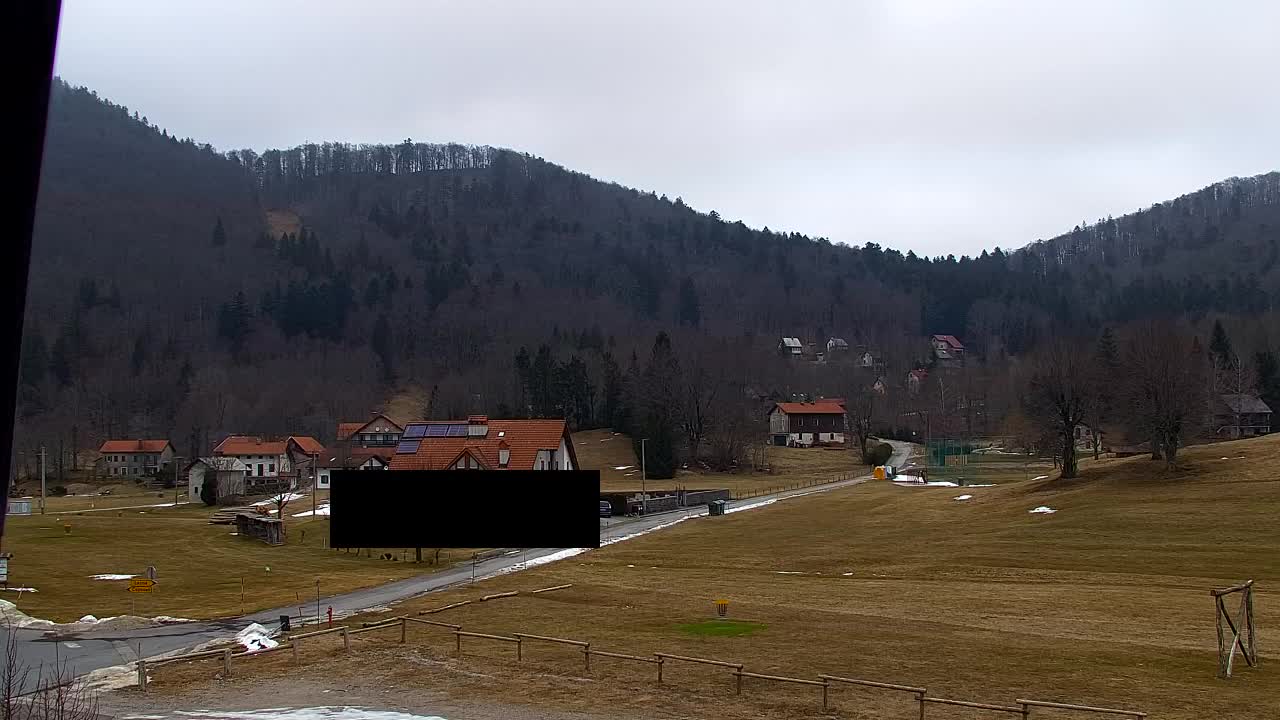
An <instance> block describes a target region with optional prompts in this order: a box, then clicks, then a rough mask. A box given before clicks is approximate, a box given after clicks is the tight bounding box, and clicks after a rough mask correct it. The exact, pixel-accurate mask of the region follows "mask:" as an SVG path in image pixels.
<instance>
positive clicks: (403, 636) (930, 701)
mask: <svg viewBox="0 0 1280 720" xmlns="http://www.w3.org/2000/svg"><path fill="white" fill-rule="evenodd" d="M552 589H556V588H544V589H543V590H542V591H541V592H546V591H549V590H552ZM535 592H538V591H535ZM513 595H515V593H503V594H502V596H503V597H511V596H513ZM486 597H487V598H492V597H494V596H486ZM455 606H456V604H455ZM447 607H451V606H447ZM439 609H441V608H437V610H439ZM426 612H430V611H424V613H426ZM410 624H416V625H420V626H422V627H423V628H424V629H427V630H443V631H447V633H449V634H451V635H453V639H454V653H455V657H458V658H461V657H462V648H463V646H462V639H463V638H464V637H465V638H471V639H473V640H484V641H489V642H499V643H503V644H507V645H511V646H514V648H515V653H516V661H517V662H523V661H524V643H525V642H526V641H533V642H542V643H549V644H553V645H562V646H571V647H574V648H577V649H579V650H580V651H581V652H582V655H583V669H584V671H585V672H590V671H591V658H592V656H596V657H600V658H609V659H615V660H625V661H628V662H634V663H640V664H647V665H652V666H654V667H655V668H656V671H657V675H656V679H657V682H658V683H664V682H665V681H666V680H665V679H664V675H663V668H664V666H665V665H666V664H667V663H668V662H674V663H681V664H685V665H691V666H697V667H710V668H717V669H723V670H728V671H729V672H728V676H729V677H732V678H733V680H734V689H735V694H738V695H741V694H742V693H743V680H744V679H750V680H761V681H767V682H769V683H771V684H792V685H801V686H807V687H814V688H817V689H819V690H820V692H821V704H822V709H823V710H824V711H827V710H829V707H830V706H829V696H830V693H831V689H832V686H833V684H835V685H840V684H845V685H856V686H860V687H868V688H874V689H880V690H887V691H895V692H902V693H910V694H911V695H912V696H913V697H914V700H915V703H916V705H917V707H918V710H919V715H918V717H919V718H921V720H924V719H925V718H927V717H928V715H927V708H928V707H929V706H931V705H948V706H955V707H966V708H975V709H982V710H990V711H995V712H1002V713H1007V714H1015V715H1020V716H1021V717H1022V718H1024V719H1026V718H1030V717H1031V716H1032V711H1033V709H1035V708H1046V709H1056V710H1068V711H1073V712H1078V713H1091V714H1105V715H1119V716H1126V717H1131V718H1145V717H1147V714H1146V713H1145V712H1141V711H1138V710H1126V709H1120V708H1108V707H1097V706H1090V705H1077V704H1071V703H1059V702H1050V701H1044V700H1024V699H1018V700H1015V701H1014V704H1013V705H995V704H992V703H982V702H973V701H968V700H954V699H949V698H940V697H935V696H932V695H929V691H928V689H927V688H923V687H915V686H910V685H899V684H894V683H886V682H878V681H873V680H863V679H857V678H848V677H843V676H838V675H827V674H820V675H818V676H817V677H816V678H801V677H789V676H785V675H773V674H767V673H756V672H750V671H748V670H746V669H745V665H744V664H743V663H740V662H731V661H728V660H719V659H715V658H703V657H693V656H689V655H676V654H672V653H663V652H655V653H653V654H652V656H644V655H635V654H631V653H622V652H615V651H610V650H600V649H598V648H592V647H591V643H590V641H587V640H575V639H570V638H558V637H552V636H548V635H534V634H530V633H512V634H511V635H497V634H493V633H485V632H475V631H469V630H463V629H462V626H461V625H457V624H453V623H446V622H440V621H436V620H423V619H421V618H416V617H410V616H407V615H406V616H399V617H393V618H388V619H387V620H384V621H379V622H376V623H372V624H370V625H368V626H367V627H363V628H358V629H352V628H349V627H347V626H342V627H336V628H329V629H326V630H317V631H313V632H308V633H302V634H297V635H291V636H287V638H286V639H287V641H288V642H285V643H281V644H280V645H278V646H276V647H274V648H268V649H266V650H251V651H245V652H238V653H236V652H232V651H231V650H230V649H224V650H210V651H205V652H197V653H190V654H186V655H177V656H173V657H168V658H164V659H161V660H158V661H151V662H148V661H146V660H139V661H138V663H137V667H138V687H139V688H140V689H141V690H142V692H146V691H147V682H148V679H147V670H148V668H152V669H154V668H157V667H160V666H163V665H168V664H172V663H176V662H180V661H194V660H207V659H210V658H213V657H219V658H221V660H222V668H223V677H228V678H229V677H231V673H232V661H233V659H236V658H247V657H255V656H259V655H267V654H270V653H273V652H281V651H284V650H291V651H292V655H293V660H294V662H295V663H300V662H301V660H300V658H299V642H300V641H301V640H304V639H306V640H312V639H315V638H320V637H325V636H331V635H338V636H340V637H341V638H342V649H343V650H344V651H346V652H350V651H351V636H352V635H358V634H364V633H371V632H374V631H380V630H399V631H400V632H399V635H400V637H399V642H400V643H401V644H405V643H407V642H408V641H409V626H410Z"/></svg>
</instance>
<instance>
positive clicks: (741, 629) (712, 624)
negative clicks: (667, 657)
mask: <svg viewBox="0 0 1280 720" xmlns="http://www.w3.org/2000/svg"><path fill="white" fill-rule="evenodd" d="M678 627H679V629H680V631H681V632H686V633H689V634H690V635H706V636H710V637H741V636H743V635H750V634H751V633H754V632H755V631H757V630H763V629H765V624H764V623H758V622H751V621H749V620H703V621H702V622H697V623H686V624H684V625H679V626H678Z"/></svg>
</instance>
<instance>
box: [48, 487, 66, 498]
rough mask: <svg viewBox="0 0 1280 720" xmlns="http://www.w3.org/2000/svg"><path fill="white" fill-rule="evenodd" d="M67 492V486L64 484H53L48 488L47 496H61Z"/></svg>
mask: <svg viewBox="0 0 1280 720" xmlns="http://www.w3.org/2000/svg"><path fill="white" fill-rule="evenodd" d="M66 494H67V488H66V486H64V485H54V486H53V487H51V488H49V497H63V496H65V495H66Z"/></svg>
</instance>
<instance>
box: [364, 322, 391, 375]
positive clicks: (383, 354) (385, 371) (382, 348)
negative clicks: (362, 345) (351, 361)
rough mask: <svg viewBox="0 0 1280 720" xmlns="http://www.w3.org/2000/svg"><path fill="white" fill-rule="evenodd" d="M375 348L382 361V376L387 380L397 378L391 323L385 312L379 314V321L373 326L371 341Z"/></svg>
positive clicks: (374, 350)
mask: <svg viewBox="0 0 1280 720" xmlns="http://www.w3.org/2000/svg"><path fill="white" fill-rule="evenodd" d="M369 344H370V346H371V347H372V348H373V354H374V355H377V356H378V361H379V362H381V363H382V377H383V379H384V380H386V381H387V382H391V381H392V380H393V379H395V372H394V369H393V367H392V364H391V363H392V351H391V323H390V322H388V320H387V316H386V314H385V313H383V314H382V315H379V316H378V321H377V323H375V324H374V326H373V337H372V338H371V339H370V341H369Z"/></svg>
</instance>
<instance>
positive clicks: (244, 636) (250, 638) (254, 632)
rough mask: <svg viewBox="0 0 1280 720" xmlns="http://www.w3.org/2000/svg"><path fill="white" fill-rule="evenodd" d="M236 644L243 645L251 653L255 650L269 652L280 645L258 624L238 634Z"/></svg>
mask: <svg viewBox="0 0 1280 720" xmlns="http://www.w3.org/2000/svg"><path fill="white" fill-rule="evenodd" d="M236 642H238V643H240V644H241V645H243V646H244V647H245V649H246V650H249V651H250V652H252V651H255V650H269V649H271V648H273V647H275V646H277V645H279V644H280V643H278V642H276V641H275V640H272V639H271V632H270V631H268V630H267V629H266V628H264V627H262V626H261V625H259V624H258V623H254V624H252V625H250V626H249V627H247V628H245V629H243V630H241V631H240V632H238V633H236Z"/></svg>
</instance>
